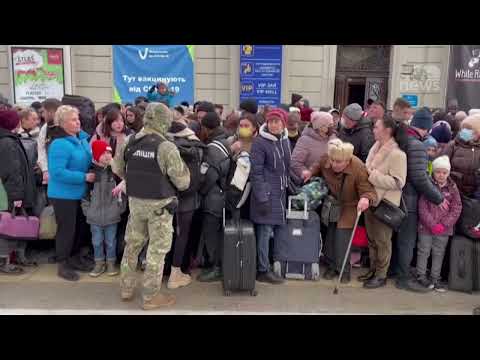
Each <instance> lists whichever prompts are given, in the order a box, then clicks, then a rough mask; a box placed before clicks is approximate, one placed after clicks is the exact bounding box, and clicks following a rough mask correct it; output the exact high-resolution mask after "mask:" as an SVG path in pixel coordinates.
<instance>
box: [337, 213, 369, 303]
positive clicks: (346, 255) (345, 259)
mask: <svg viewBox="0 0 480 360" xmlns="http://www.w3.org/2000/svg"><path fill="white" fill-rule="evenodd" d="M361 215H362V213H361V212H357V218H356V219H355V225H353V230H352V235H351V236H350V241H349V242H348V247H347V251H346V253H345V257H344V258H343V264H342V269H341V270H340V275H338V279H337V283H336V284H335V289H333V293H334V294H335V295H337V294H338V286H339V284H340V281H341V280H342V276H343V271H344V270H345V264H346V263H347V258H348V254H350V248H351V247H352V241H353V237H354V236H355V231H356V230H357V226H358V221H359V220H360V216H361Z"/></svg>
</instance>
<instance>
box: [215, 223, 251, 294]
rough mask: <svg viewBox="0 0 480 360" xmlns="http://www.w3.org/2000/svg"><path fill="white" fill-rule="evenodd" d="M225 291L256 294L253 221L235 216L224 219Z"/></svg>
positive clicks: (226, 292)
mask: <svg viewBox="0 0 480 360" xmlns="http://www.w3.org/2000/svg"><path fill="white" fill-rule="evenodd" d="M224 227H225V237H224V244H223V291H224V295H225V296H230V295H231V294H232V291H249V292H250V295H251V296H256V295H257V291H256V290H255V282H256V278H257V245H256V240H255V231H254V228H253V224H252V222H250V221H248V220H244V219H240V218H239V215H238V217H235V218H233V219H230V220H226V221H225V220H224Z"/></svg>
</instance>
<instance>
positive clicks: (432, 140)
mask: <svg viewBox="0 0 480 360" xmlns="http://www.w3.org/2000/svg"><path fill="white" fill-rule="evenodd" d="M423 145H425V148H426V149H428V148H431V147H433V148H437V147H438V143H437V140H435V138H434V137H433V136H428V137H427V138H426V139H425V140H424V141H423Z"/></svg>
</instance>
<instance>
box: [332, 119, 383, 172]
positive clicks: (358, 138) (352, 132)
mask: <svg viewBox="0 0 480 360" xmlns="http://www.w3.org/2000/svg"><path fill="white" fill-rule="evenodd" d="M338 137H339V138H340V140H342V141H344V142H349V143H350V144H352V145H353V155H355V156H356V157H358V158H359V159H360V160H362V162H363V163H365V161H366V160H367V157H368V153H369V152H370V149H371V148H372V146H373V144H374V143H375V138H374V137H373V131H372V121H371V120H370V119H368V118H365V117H363V118H361V119H360V120H359V122H358V125H357V126H356V127H354V128H353V129H346V128H345V127H343V126H341V127H340V131H339V132H338Z"/></svg>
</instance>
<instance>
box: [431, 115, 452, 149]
mask: <svg viewBox="0 0 480 360" xmlns="http://www.w3.org/2000/svg"><path fill="white" fill-rule="evenodd" d="M430 135H431V136H432V137H434V138H435V140H437V141H438V142H439V143H442V144H446V143H448V142H449V141H450V140H452V129H451V127H450V124H449V123H448V122H446V121H443V120H441V121H439V122H436V123H435V124H434V125H433V127H432V131H430Z"/></svg>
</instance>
